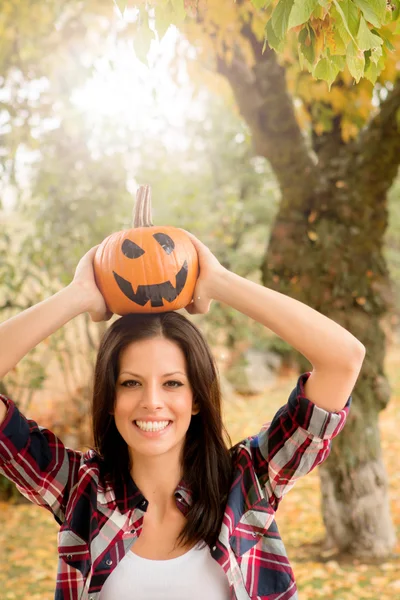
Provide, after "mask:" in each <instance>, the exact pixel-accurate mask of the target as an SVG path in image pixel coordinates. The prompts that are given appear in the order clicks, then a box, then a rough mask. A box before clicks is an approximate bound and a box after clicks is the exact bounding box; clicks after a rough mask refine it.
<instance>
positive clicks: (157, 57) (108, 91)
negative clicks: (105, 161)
mask: <svg viewBox="0 0 400 600" xmlns="http://www.w3.org/2000/svg"><path fill="white" fill-rule="evenodd" d="M178 36H179V33H178V31H177V29H176V28H175V27H174V26H170V28H169V30H168V31H167V33H166V34H165V36H164V37H163V39H162V40H161V42H159V41H158V39H155V40H153V41H152V43H151V48H150V52H149V54H148V63H149V66H146V65H144V64H143V63H142V62H141V61H140V60H138V59H137V58H136V55H135V52H134V49H133V45H132V43H130V42H129V41H125V42H122V41H121V42H118V43H116V42H115V38H114V36H110V37H109V38H107V39H105V40H104V43H105V51H104V54H103V56H102V58H101V59H98V60H97V61H96V63H95V70H94V75H93V76H92V78H91V79H90V80H89V81H87V83H86V84H85V85H84V86H83V87H82V88H80V89H78V90H76V91H74V92H73V93H72V95H71V100H72V102H73V103H74V104H75V105H76V106H77V107H78V108H79V109H80V110H82V111H83V112H84V114H85V115H86V118H87V120H88V123H89V125H90V126H91V130H92V131H93V133H94V135H93V138H94V140H95V141H94V145H95V144H96V143H97V142H96V134H95V132H96V130H98V131H100V132H101V130H102V128H103V127H104V125H108V126H109V130H111V132H112V136H114V138H115V142H116V144H117V143H118V138H119V137H121V138H124V137H125V138H126V135H127V131H128V132H129V133H131V132H132V134H133V135H134V132H135V131H137V132H144V133H149V134H153V135H154V134H157V135H159V136H160V141H162V143H163V144H165V145H166V146H167V147H170V148H171V150H172V149H173V148H177V147H179V148H185V147H186V145H187V141H188V140H187V137H186V136H185V122H186V121H187V119H190V118H196V119H199V118H202V115H203V114H204V102H203V100H202V98H201V97H198V98H196V99H194V98H193V89H192V87H191V85H190V81H189V78H188V75H187V73H186V69H185V66H184V64H183V61H181V63H180V64H179V68H178V69H176V71H177V75H175V79H173V77H172V76H171V69H170V62H171V60H172V58H173V57H174V53H175V46H176V43H177V40H178ZM188 52H191V49H190V48H188ZM40 85H41V82H40V81H39V82H35V85H34V86H33V87H32V86H31V87H32V89H31V88H29V90H28V89H27V92H26V93H29V94H30V95H32V94H35V93H36V95H38V94H39V88H40ZM43 85H44V84H43ZM45 87H46V86H45ZM0 126H1V123H0ZM129 133H128V135H129ZM99 135H100V136H101V133H100V134H99ZM100 139H102V138H101V137H100ZM88 141H89V140H88ZM109 141H111V142H112V140H109ZM89 143H90V141H89ZM103 149H104V148H103ZM33 158H34V153H32V152H26V150H25V149H23V148H21V149H20V150H19V156H18V157H17V170H18V175H19V179H20V181H21V183H23V182H24V181H25V180H29V163H30V161H31V160H32V159H33ZM1 192H2V201H3V205H4V207H5V209H6V210H7V209H11V208H12V206H13V204H14V202H15V198H16V197H15V190H14V189H13V188H12V187H10V186H9V185H8V184H7V183H6V182H4V183H3V186H2V190H1Z"/></svg>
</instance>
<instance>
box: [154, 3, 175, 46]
mask: <svg viewBox="0 0 400 600" xmlns="http://www.w3.org/2000/svg"><path fill="white" fill-rule="evenodd" d="M155 18H156V23H155V27H156V31H157V34H158V38H159V39H160V40H162V38H163V37H164V35H165V34H166V33H167V31H168V29H169V26H170V25H171V24H172V23H173V15H172V12H171V9H170V8H169V6H168V5H167V6H157V8H156V11H155Z"/></svg>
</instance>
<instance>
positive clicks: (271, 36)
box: [265, 19, 284, 52]
mask: <svg viewBox="0 0 400 600" xmlns="http://www.w3.org/2000/svg"><path fill="white" fill-rule="evenodd" d="M265 39H266V40H267V42H268V45H269V46H270V47H271V48H273V49H274V50H275V51H276V52H280V51H281V50H282V48H283V45H284V43H283V40H280V39H278V38H277V37H276V35H275V31H274V29H273V27H272V19H269V21H268V23H267V25H266V27H265Z"/></svg>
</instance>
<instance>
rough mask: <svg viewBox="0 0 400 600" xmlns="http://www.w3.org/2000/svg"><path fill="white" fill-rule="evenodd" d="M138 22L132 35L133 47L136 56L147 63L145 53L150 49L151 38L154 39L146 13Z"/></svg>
mask: <svg viewBox="0 0 400 600" xmlns="http://www.w3.org/2000/svg"><path fill="white" fill-rule="evenodd" d="M144 14H145V16H144V18H143V20H142V22H141V23H140V25H139V27H138V30H137V33H136V35H135V36H134V37H133V48H134V50H135V54H136V56H137V58H138V59H139V60H140V61H142V63H144V64H145V65H147V64H148V63H147V55H148V53H149V50H150V46H151V40H153V39H154V37H155V36H154V31H153V30H152V29H150V26H149V18H148V15H147V13H146V12H145V13H144Z"/></svg>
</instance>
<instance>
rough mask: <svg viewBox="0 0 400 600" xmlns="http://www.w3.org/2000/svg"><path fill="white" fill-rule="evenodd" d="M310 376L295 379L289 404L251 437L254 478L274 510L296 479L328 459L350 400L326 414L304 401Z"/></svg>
mask: <svg viewBox="0 0 400 600" xmlns="http://www.w3.org/2000/svg"><path fill="white" fill-rule="evenodd" d="M309 376H310V373H304V374H303V375H301V376H300V377H299V379H298V382H297V385H296V387H295V389H294V390H293V391H292V393H291V394H290V396H289V400H288V402H287V403H286V404H285V406H283V407H282V408H280V409H279V410H278V412H277V413H276V415H275V417H274V418H273V420H272V421H271V422H270V423H266V424H265V425H263V427H262V428H261V431H260V432H259V434H258V435H257V436H254V437H253V438H250V451H251V457H252V462H253V466H254V469H255V473H256V476H257V478H258V480H259V481H260V483H261V485H262V486H263V487H264V488H265V490H266V493H267V497H268V500H269V502H270V504H271V505H272V506H273V508H274V509H275V510H276V509H277V507H278V505H279V502H280V500H281V499H282V497H283V496H284V495H285V494H286V493H287V492H288V491H289V490H290V489H291V488H292V487H293V485H294V484H295V482H296V481H297V479H298V478H299V477H302V476H303V475H306V474H307V473H309V472H310V471H312V470H313V469H314V468H315V467H316V466H317V465H320V464H321V463H322V462H324V460H326V458H327V457H328V456H329V453H330V450H331V442H332V439H333V438H334V437H335V436H337V435H338V433H339V432H340V431H341V430H342V429H343V427H344V424H345V422H346V418H347V414H348V412H349V408H350V404H351V397H350V398H349V400H348V401H347V404H346V406H345V407H344V408H343V409H342V410H340V411H338V412H329V411H327V410H324V409H323V408H320V407H318V406H316V405H315V404H314V403H313V402H311V400H308V398H306V396H305V393H304V384H305V382H306V381H307V379H308V378H309Z"/></svg>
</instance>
